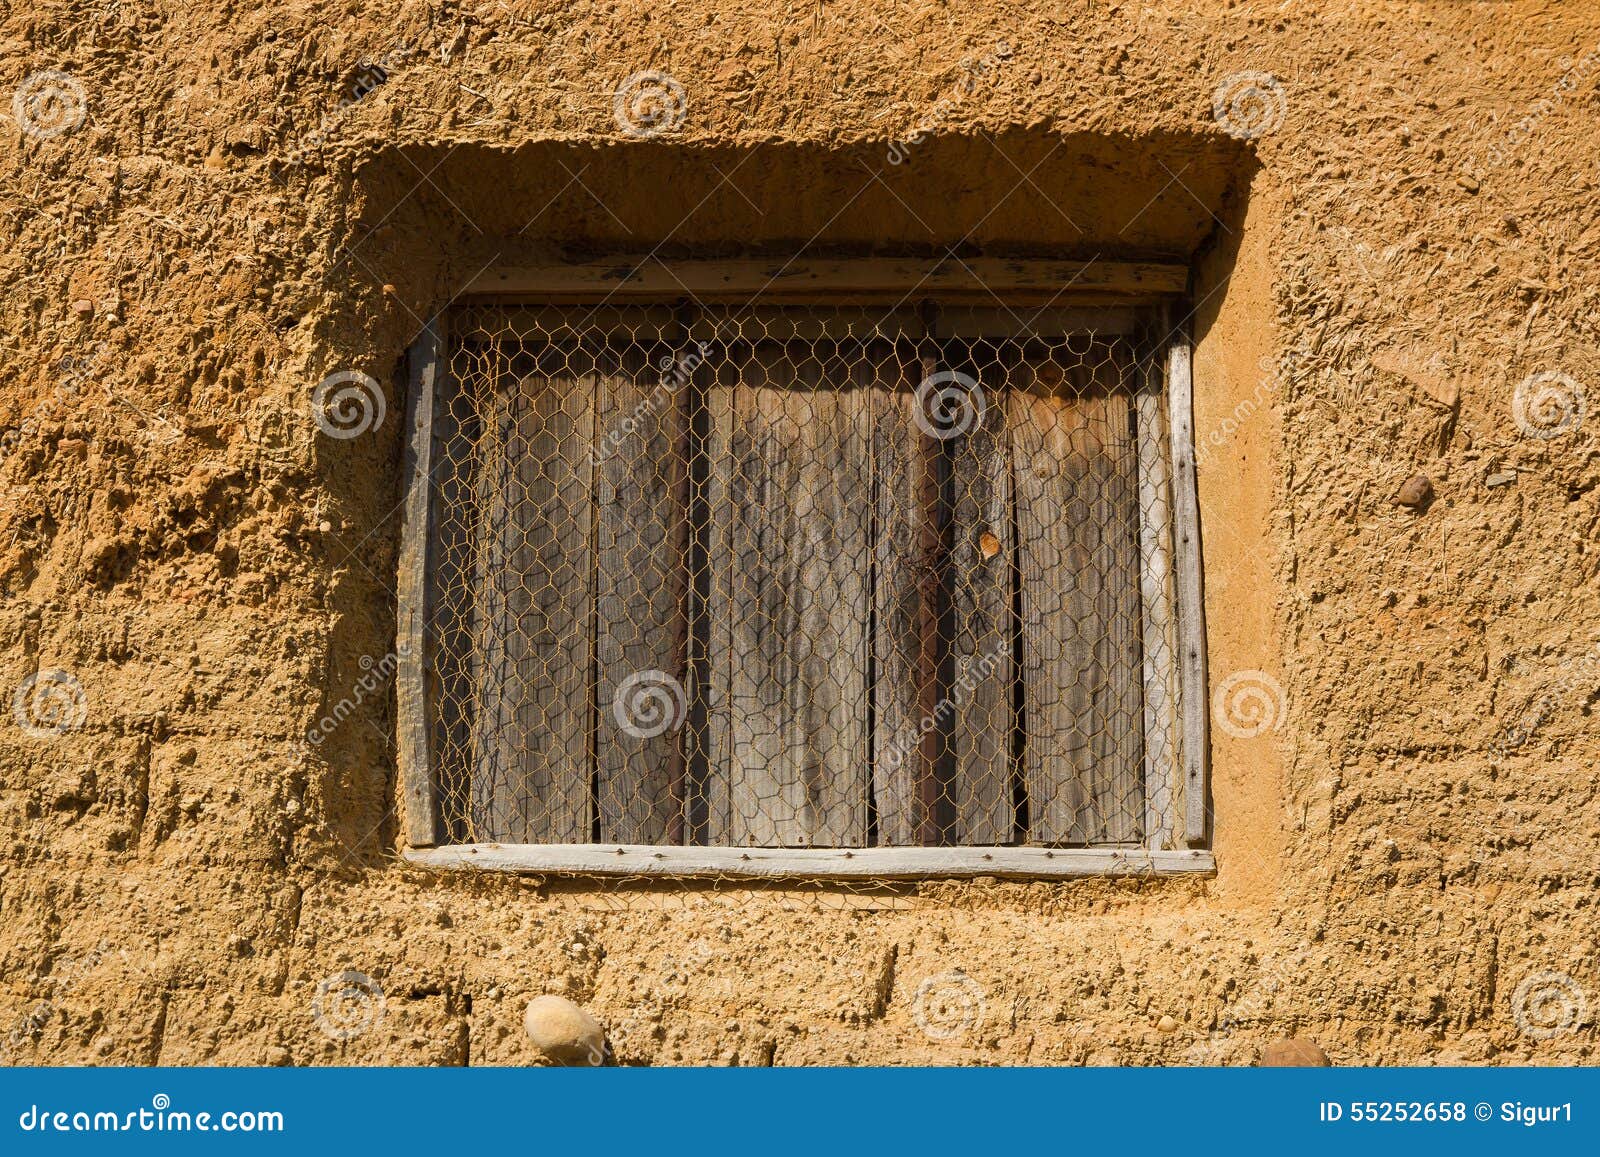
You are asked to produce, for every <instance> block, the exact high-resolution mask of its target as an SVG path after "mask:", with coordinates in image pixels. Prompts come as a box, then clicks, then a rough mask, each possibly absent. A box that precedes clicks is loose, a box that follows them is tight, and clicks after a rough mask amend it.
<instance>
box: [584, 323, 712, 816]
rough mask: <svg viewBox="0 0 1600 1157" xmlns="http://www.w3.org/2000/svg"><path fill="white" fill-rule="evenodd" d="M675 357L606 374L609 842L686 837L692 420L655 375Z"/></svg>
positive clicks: (670, 381) (604, 671)
mask: <svg viewBox="0 0 1600 1157" xmlns="http://www.w3.org/2000/svg"><path fill="white" fill-rule="evenodd" d="M652 353H653V354H654V355H655V357H654V358H653V357H651V356H650V355H651V354H652ZM671 356H672V351H671V350H670V349H669V348H668V347H667V346H665V345H657V346H655V347H654V349H653V350H650V349H646V347H644V346H641V345H629V346H627V347H625V348H624V349H622V350H620V351H618V352H616V353H614V354H609V355H607V358H606V360H605V362H604V364H603V365H602V367H601V373H600V375H599V389H598V392H599V398H598V413H597V422H598V424H597V433H598V438H597V439H596V443H595V447H594V469H595V519H596V527H595V530H596V534H595V550H596V553H597V557H598V564H597V566H596V570H595V584H596V614H595V633H596V640H595V658H596V666H597V671H598V680H597V684H596V695H597V702H596V712H595V715H596V730H595V758H596V764H597V767H596V792H597V797H598V798H597V800H596V806H597V808H598V811H599V817H600V839H601V840H602V841H604V842H607V843H611V842H615V843H625V844H660V843H678V842H681V840H682V838H683V828H682V825H683V807H684V789H683V763H684V749H683V743H682V741H683V733H682V728H683V724H684V722H685V716H686V712H687V704H688V700H687V693H686V690H685V685H684V680H685V677H686V665H687V650H688V622H687V605H686V600H687V593H688V592H687V585H688V549H689V535H688V529H689V526H688V510H687V484H688V463H687V459H686V455H687V450H688V446H687V440H688V411H687V407H686V401H687V396H686V392H685V390H684V389H683V388H682V384H681V382H679V381H678V380H677V379H676V378H673V377H670V376H669V375H667V374H664V373H663V372H662V371H661V370H660V368H659V366H658V365H657V364H656V360H657V359H658V358H660V357H667V358H668V359H670V358H671ZM670 364H671V363H670V360H669V365H670Z"/></svg>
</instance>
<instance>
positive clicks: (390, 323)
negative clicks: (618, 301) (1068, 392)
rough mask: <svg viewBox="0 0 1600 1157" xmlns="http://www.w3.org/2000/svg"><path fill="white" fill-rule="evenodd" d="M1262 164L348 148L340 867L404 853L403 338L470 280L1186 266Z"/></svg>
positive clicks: (340, 297)
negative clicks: (990, 262)
mask: <svg viewBox="0 0 1600 1157" xmlns="http://www.w3.org/2000/svg"><path fill="white" fill-rule="evenodd" d="M1255 169H1256V162H1255V159H1254V156H1253V154H1252V153H1251V152H1250V151H1249V150H1248V148H1247V147H1246V146H1245V144H1244V143H1243V142H1241V141H1238V140H1235V139H1233V138H1231V137H1229V136H1226V135H1224V134H1221V133H1216V134H1206V135H1199V134H1171V133H1167V134H1157V135H1151V136H1137V137H1135V136H1122V137H1115V136H1103V135H1096V134H1075V135H1070V136H1060V135H1057V134H1054V133H1051V132H1048V131H1044V130H1015V131H1010V132H1004V133H999V134H995V135H977V136H966V135H947V136H931V137H927V138H925V139H923V140H920V141H917V142H886V141H869V142H857V143H852V144H846V145H839V146H829V145H822V144H813V143H782V144H779V143H771V144H767V143H762V144H754V145H745V146H737V147H735V146H727V145H717V146H705V147H699V146H695V145H692V144H687V143H682V142H673V141H666V140H661V139H655V140H647V141H635V142H626V143H616V142H611V143H602V144H592V143H583V142H557V141H541V142H536V143H532V144H528V145H524V146H521V147H518V148H514V149H510V148H508V149H496V148H488V147H484V146H460V147H451V146H446V145H437V146H406V147H390V148H384V149H381V150H379V151H377V152H375V153H374V154H372V155H371V156H370V157H368V158H366V159H365V160H364V161H362V162H360V163H359V164H358V165H357V166H356V169H355V173H354V178H353V187H352V190H351V199H352V201H353V207H354V224H353V226H352V227H350V228H349V230H348V233H347V239H346V241H345V244H344V245H343V247H342V248H341V250H340V251H339V252H337V253H336V254H335V255H334V259H333V262H332V265H331V268H330V271H329V273H328V274H327V275H326V277H325V283H324V300H325V301H327V302H328V303H329V309H328V311H327V312H326V313H325V314H324V315H323V317H322V318H321V319H320V320H319V322H318V327H317V338H316V343H317V353H318V355H320V360H321V364H322V365H323V366H325V367H328V369H327V370H325V371H324V372H328V373H332V372H333V371H334V370H337V369H341V368H343V367H347V366H368V367H373V369H372V374H373V376H374V377H384V376H387V378H388V380H387V381H385V382H382V383H381V385H380V386H379V388H378V389H379V392H380V393H381V395H382V397H381V399H378V400H376V401H374V400H372V399H368V402H367V404H368V410H369V412H370V408H371V407H372V406H373V405H381V407H382V410H383V412H384V414H385V415H386V419H387V420H386V421H384V422H382V423H381V424H370V425H371V426H372V428H371V430H370V431H369V432H364V433H362V434H361V435H360V436H356V437H348V438H347V437H326V436H325V437H319V439H318V441H317V463H316V470H317V477H318V480H319V484H320V486H321V487H322V489H323V493H324V495H325V509H326V510H329V511H336V512H338V515H339V517H340V519H341V520H342V522H343V524H344V526H345V527H346V529H345V534H346V536H347V538H348V540H349V541H351V542H359V543H360V544H361V545H360V546H359V548H358V549H357V550H356V551H355V552H353V554H352V557H351V558H350V560H349V562H348V564H347V565H345V566H344V567H343V568H341V570H340V573H339V574H337V575H336V576H334V579H335V581H334V582H333V584H332V587H333V595H332V603H333V605H332V607H331V611H332V622H333V628H332V634H331V638H330V640H329V652H328V657H327V664H326V668H325V669H326V672H327V678H326V684H325V687H324V688H323V701H322V703H321V704H320V706H319V709H318V714H317V716H315V717H313V718H312V719H311V720H310V721H308V727H310V728H311V729H313V730H315V731H317V732H319V733H320V734H318V736H317V739H316V742H314V743H313V744H312V745H311V748H312V754H311V757H310V759H309V760H308V767H307V776H308V780H309V783H308V787H309V790H310V792H311V795H312V797H313V798H315V799H318V800H319V801H320V804H321V810H322V814H323V815H324V817H325V818H326V821H327V823H328V824H329V826H330V827H331V829H332V830H331V835H332V837H333V839H334V841H335V843H336V846H337V848H338V849H339V851H340V854H341V855H342V857H343V858H344V859H345V861H346V862H348V863H351V864H355V863H358V862H359V863H362V864H368V865H370V864H373V863H376V862H378V861H379V860H381V858H382V857H383V856H384V855H385V854H386V852H387V851H389V850H391V849H393V848H394V847H395V845H396V839H397V832H398V817H397V815H396V812H395V809H394V806H393V805H394V803H395V801H396V800H397V798H398V796H397V791H396V784H395V749H394V736H395V711H394V692H393V678H392V676H393V672H394V667H395V664H396V658H395V655H394V648H395V605H396V594H395V574H396V565H397V555H398V543H399V533H400V509H399V494H400V473H401V452H402V446H401V443H402V433H403V431H402V429H401V427H402V425H403V420H402V417H401V416H402V415H403V413H404V398H405V351H406V348H407V346H408V345H409V343H410V342H411V341H412V340H413V339H414V337H415V336H416V334H417V333H418V332H419V331H420V330H421V329H422V327H423V325H424V324H425V323H426V321H427V320H428V319H429V318H430V317H432V316H434V315H435V314H437V313H438V312H439V311H440V310H442V309H443V308H445V307H446V306H447V305H448V304H449V303H450V302H451V301H452V300H453V299H454V298H455V297H456V295H457V294H459V293H460V290H461V287H462V286H464V285H466V284H467V283H468V282H470V281H471V280H472V279H473V278H474V277H476V276H478V275H479V274H480V273H482V272H483V271H484V270H486V269H490V268H492V267H494V266H496V265H518V264H528V263H536V262H550V261H560V260H566V259H572V260H582V259H592V258H594V257H597V256H602V255H605V254H619V255H626V254H641V255H642V254H651V253H653V254H656V255H658V256H661V257H664V258H667V257H678V258H683V257H735V256H752V257H771V258H774V259H776V260H778V261H779V262H780V263H781V261H783V260H786V259H788V258H790V257H796V256H821V255H832V256H859V255H869V254H872V255H897V256H926V255H943V254H945V253H948V252H952V251H953V252H955V253H957V254H958V255H961V256H969V255H970V256H988V257H997V256H999V257H1004V256H1015V257H1023V256H1040V257H1043V256H1050V257H1060V258H1071V259H1079V260H1091V259H1096V258H1100V259H1107V260H1113V259H1114V260H1130V259H1164V260H1178V261H1183V262H1193V261H1194V259H1195V257H1196V255H1197V254H1201V253H1206V252H1210V251H1212V250H1213V249H1216V248H1219V247H1226V246H1227V244H1228V242H1227V236H1228V234H1229V232H1230V231H1233V232H1237V228H1238V222H1240V221H1242V220H1243V205H1244V201H1245V199H1246V197H1247V195H1248V189H1249V183H1250V181H1251V179H1252V178H1253V176H1254V172H1255ZM1213 264H1214V263H1213ZM380 368H381V369H382V370H383V371H384V373H379V372H378V371H379V369H380ZM347 384H348V383H347ZM358 417H359V415H358Z"/></svg>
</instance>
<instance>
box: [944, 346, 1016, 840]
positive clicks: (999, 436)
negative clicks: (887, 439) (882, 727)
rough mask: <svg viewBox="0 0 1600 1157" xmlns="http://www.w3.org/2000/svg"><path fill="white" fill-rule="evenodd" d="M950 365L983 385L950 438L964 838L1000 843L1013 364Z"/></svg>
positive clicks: (955, 359) (1009, 696)
mask: <svg viewBox="0 0 1600 1157" xmlns="http://www.w3.org/2000/svg"><path fill="white" fill-rule="evenodd" d="M952 364H953V365H954V367H955V368H956V369H957V370H958V371H959V372H962V373H965V374H967V375H968V377H970V378H971V379H972V380H973V381H974V382H975V383H976V385H977V390H976V392H975V394H974V397H973V404H972V408H971V410H970V413H971V414H972V425H971V428H970V429H969V430H968V431H967V432H966V433H965V434H963V435H962V436H961V437H959V438H955V439H953V440H952V441H951V443H950V459H951V460H950V470H951V519H952V533H951V536H950V560H949V568H950V591H951V615H950V630H951V634H950V652H951V660H952V664H951V665H952V671H951V677H950V685H949V688H948V691H947V694H948V696H949V699H950V702H951V705H952V715H951V721H950V748H951V756H952V759H953V762H954V767H953V768H952V771H951V785H952V787H951V790H952V793H953V795H954V797H955V803H956V815H955V830H954V831H953V832H952V842H953V843H957V844H999V843H1004V842H1006V841H1008V840H1010V839H1011V838H1012V837H1013V835H1014V834H1015V831H1014V829H1015V826H1016V825H1015V818H1016V817H1015V809H1014V804H1013V799H1012V752H1011V746H1012V735H1013V731H1014V728H1015V726H1016V712H1015V705H1014V702H1013V698H1014V697H1013V686H1014V682H1015V669H1014V665H1013V660H1014V655H1013V653H1012V652H1013V628H1014V620H1013V616H1012V579H1013V574H1014V568H1015V566H1016V528H1015V524H1014V521H1013V518H1012V497H1011V471H1012V462H1011V450H1010V440H1009V435H1008V433H1007V431H1006V406H1005V396H1006V389H1007V379H1008V377H1009V375H1010V371H1011V367H1010V366H1007V365H1001V364H998V363H996V362H995V361H994V360H993V359H992V357H990V358H989V359H987V360H984V361H980V358H979V357H978V356H977V355H975V354H972V353H970V352H968V351H962V353H961V354H959V355H958V354H956V353H955V352H954V351H953V352H952Z"/></svg>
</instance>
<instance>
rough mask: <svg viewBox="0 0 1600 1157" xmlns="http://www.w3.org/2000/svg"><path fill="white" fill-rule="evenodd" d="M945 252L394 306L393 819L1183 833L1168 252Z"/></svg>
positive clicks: (969, 842) (509, 842) (942, 870)
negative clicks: (934, 262) (398, 485)
mask: <svg viewBox="0 0 1600 1157" xmlns="http://www.w3.org/2000/svg"><path fill="white" fill-rule="evenodd" d="M973 264H974V263H971V262H969V263H965V264H963V263H951V264H948V265H941V266H926V265H924V266H917V265H916V264H914V263H910V262H898V261H887V262H879V261H862V262H831V263H821V264H816V265H798V264H797V265H794V266H790V267H783V268H779V267H773V268H768V267H766V266H764V265H762V264H761V263H757V262H707V263H682V264H680V265H677V266H672V267H661V266H658V265H653V264H651V263H646V264H645V265H643V266H641V267H639V268H637V269H636V268H635V266H634V265H633V264H632V263H624V262H618V263H614V264H600V265H595V266H566V267H561V268H560V269H556V270H521V271H506V272H504V273H500V274H491V275H489V276H488V277H486V278H485V279H483V282H484V284H482V285H479V286H476V287H475V288H477V289H479V290H482V291H486V292H487V291H492V292H494V293H495V294H496V295H497V296H496V297H495V298H492V299H490V298H481V299H477V300H474V301H472V302H471V303H470V304H467V305H465V306H462V307H459V308H455V309H452V310H451V311H449V312H448V313H447V314H446V315H444V316H443V317H441V318H440V319H439V321H438V322H436V323H435V324H434V325H433V326H430V327H429V329H428V330H427V331H426V332H425V333H424V334H423V336H422V338H421V339H420V340H419V342H418V344H417V345H416V347H415V348H414V349H413V351H412V367H413V372H412V381H411V396H410V398H409V403H408V404H409V413H410V419H411V431H410V432H411V441H410V446H409V449H408V457H407V464H406V471H405V474H406V486H407V492H406V507H405V511H406V525H405V531H404V536H403V537H404V543H403V550H402V567H401V569H402V573H401V576H400V578H401V590H400V604H401V609H400V635H401V643H402V649H401V654H402V655H403V656H404V657H405V658H404V659H403V666H402V669H401V671H400V680H399V706H400V716H401V742H400V757H401V764H402V767H401V771H402V783H403V788H404V791H405V793H406V812H407V832H408V837H409V843H410V845H411V850H410V851H409V852H408V854H409V855H410V856H411V857H412V858H413V859H417V860H421V861H424V862H431V863H436V864H456V865H476V866H480V867H486V868H499V869H505V870H541V871H558V870H570V871H577V872H617V873H627V874H637V873H641V872H643V873H662V874H686V875H733V876H738V875H746V876H762V875H813V876H853V877H862V878H869V877H880V878H888V877H896V876H900V877H907V876H911V877H914V876H921V875H961V874H1021V875H1065V874H1078V873H1089V872H1093V873H1107V872H1110V873H1116V872H1163V871H1184V870H1196V869H1206V868H1209V866H1210V863H1211V860H1210V855H1209V853H1208V852H1206V851H1205V850H1204V849H1203V846H1202V845H1203V843H1204V841H1205V838H1206V835H1207V833H1206V829H1205V794H1204V793H1205V780H1204V755H1205V742H1206V737H1205V731H1204V726H1205V714H1204V710H1205V703H1204V682H1203V680H1204V652H1203V645H1202V641H1203V633H1202V630H1201V623H1200V614H1201V607H1200V600H1199V590H1200V588H1199V570H1198V567H1199V557H1198V533H1197V531H1198V528H1197V526H1196V525H1195V523H1196V520H1197V515H1196V513H1195V509H1196V508H1195V504H1194V500H1193V498H1194V495H1193V481H1194V479H1193V455H1192V434H1191V433H1190V428H1189V423H1188V407H1189V401H1188V390H1189V384H1188V382H1189V379H1188V347H1187V344H1186V341H1185V339H1184V338H1183V336H1182V333H1181V331H1178V330H1175V329H1173V328H1170V327H1169V321H1168V317H1169V314H1168V312H1167V310H1166V309H1164V308H1163V302H1164V301H1165V300H1167V299H1170V298H1171V297H1172V296H1173V295H1174V294H1175V292H1176V291H1177V290H1178V289H1179V288H1181V285H1182V281H1181V276H1180V275H1181V270H1175V269H1174V268H1173V267H1169V266H1159V265H1145V266H1118V265H1112V264H1109V263H1104V262H1100V263H1090V264H1089V265H1086V266H1082V265H1080V266H1070V265H1068V264H1066V263H1054V262H1048V263H1046V262H1039V263H1034V262H988V263H984V267H983V268H981V269H974V268H973ZM1068 285H1072V286H1074V287H1075V290H1073V291H1067V292H1063V288H1064V287H1065V286H1068ZM1169 414H1170V415H1171V418H1170V420H1169Z"/></svg>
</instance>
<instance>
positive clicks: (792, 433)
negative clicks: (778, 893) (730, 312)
mask: <svg viewBox="0 0 1600 1157" xmlns="http://www.w3.org/2000/svg"><path fill="white" fill-rule="evenodd" d="M812 348H813V347H810V346H805V347H801V348H800V349H798V350H792V351H791V350H786V349H784V348H783V347H782V346H781V345H778V344H776V343H762V344H761V345H759V346H757V348H756V349H755V350H754V351H752V353H751V355H750V357H749V358H748V359H747V360H746V362H745V364H744V366H743V372H742V374H741V377H740V380H739V381H737V382H736V383H734V384H727V383H726V381H725V379H724V378H722V377H720V376H719V378H718V380H717V382H716V383H714V384H713V385H712V386H711V387H710V391H709V393H710V399H709V405H710V410H711V417H712V422H713V424H714V425H715V426H718V427H719V428H718V429H717V431H716V432H715V434H714V435H713V438H712V442H713V445H714V446H715V448H716V451H717V452H718V453H719V454H721V455H723V456H725V461H724V462H722V463H717V464H714V465H713V468H712V476H711V482H712V487H713V490H714V493H713V497H712V501H713V506H714V510H713V513H712V519H713V523H714V525H713V531H712V541H713V542H717V541H720V542H722V543H724V544H725V546H726V549H727V554H726V555H725V557H726V559H727V562H726V565H719V568H718V574H717V578H716V582H715V584H714V586H715V589H714V590H713V593H712V597H711V606H710V608H709V613H710V615H711V617H712V618H713V620H714V622H713V626H712V634H713V677H712V678H713V683H712V689H711V704H710V710H711V713H712V714H713V715H714V716H719V717H720V718H718V719H717V720H716V721H715V722H714V723H713V725H712V726H711V728H710V729H709V734H710V736H711V739H712V742H713V744H714V745H720V746H714V747H713V750H712V752H711V759H710V765H711V766H710V779H711V783H710V784H709V785H708V798H709V809H708V810H709V815H708V825H707V826H708V832H707V838H708V841H709V842H711V843H714V844H736V845H765V846H808V845H818V844H821V845H839V846H859V845H861V844H862V843H864V841H865V837H866V770H867V682H866V678H867V652H868V638H867V623H868V599H869V591H868V587H867V567H866V566H865V565H864V562H865V560H866V559H867V558H868V556H869V550H870V546H869V538H868V535H869V532H870V501H871V488H870V474H869V472H868V463H869V457H868V445H869V429H868V407H867V393H866V391H864V390H860V389H857V388H853V385H852V384H851V383H848V382H844V383H840V382H836V381H834V382H830V381H824V380H823V378H822V364H821V362H820V361H818V360H817V359H815V358H814V357H811V356H809V355H810V352H811V350H812ZM719 620H720V621H719ZM719 647H720V648H723V649H722V650H720V651H719V650H718V648H719Z"/></svg>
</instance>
